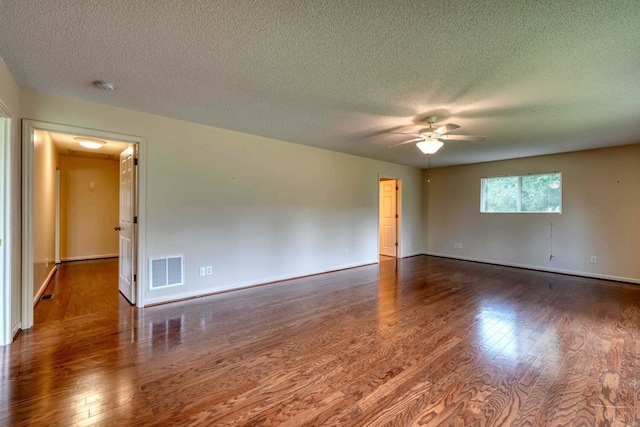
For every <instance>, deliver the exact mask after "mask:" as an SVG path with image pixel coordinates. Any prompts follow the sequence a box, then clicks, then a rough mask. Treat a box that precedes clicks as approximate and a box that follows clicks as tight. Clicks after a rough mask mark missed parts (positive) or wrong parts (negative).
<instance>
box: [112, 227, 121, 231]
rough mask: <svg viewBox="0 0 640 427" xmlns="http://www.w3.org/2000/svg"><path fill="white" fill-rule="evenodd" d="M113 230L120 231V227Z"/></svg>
mask: <svg viewBox="0 0 640 427" xmlns="http://www.w3.org/2000/svg"><path fill="white" fill-rule="evenodd" d="M113 229H114V230H116V231H120V230H122V227H113Z"/></svg>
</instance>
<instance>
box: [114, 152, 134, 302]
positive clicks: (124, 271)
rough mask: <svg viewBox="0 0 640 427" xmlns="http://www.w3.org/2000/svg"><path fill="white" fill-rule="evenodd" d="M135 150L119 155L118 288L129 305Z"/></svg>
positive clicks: (132, 278) (132, 298) (132, 251)
mask: <svg viewBox="0 0 640 427" xmlns="http://www.w3.org/2000/svg"><path fill="white" fill-rule="evenodd" d="M134 159H135V150H134V146H133V145H130V146H129V147H128V148H127V149H126V150H124V151H123V152H122V153H120V223H119V225H118V227H116V229H117V230H119V236H120V245H119V252H120V258H119V262H118V264H119V265H118V288H119V289H120V292H121V293H122V295H124V297H125V298H126V299H127V300H129V302H130V303H131V304H135V303H136V292H135V286H136V283H135V278H134V274H135V269H134V266H135V253H136V252H135V232H136V230H135V221H134V216H135V173H136V171H135V164H134Z"/></svg>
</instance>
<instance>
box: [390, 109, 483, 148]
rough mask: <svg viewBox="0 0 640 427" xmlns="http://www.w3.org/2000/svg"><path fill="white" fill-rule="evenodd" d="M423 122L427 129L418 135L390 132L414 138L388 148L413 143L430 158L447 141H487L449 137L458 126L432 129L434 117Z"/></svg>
mask: <svg viewBox="0 0 640 427" xmlns="http://www.w3.org/2000/svg"><path fill="white" fill-rule="evenodd" d="M425 121H426V122H427V123H429V127H428V128H425V129H420V130H419V131H418V133H405V132H390V133H401V134H406V135H413V136H414V138H413V139H410V140H409V141H404V142H400V143H398V144H394V145H391V146H390V148H393V147H397V146H399V145H404V144H409V143H412V142H415V143H416V147H418V149H419V150H420V151H422V152H423V153H424V154H426V155H427V156H430V155H432V154H435V153H436V152H437V151H438V150H439V149H441V148H442V146H443V145H444V141H447V140H459V141H484V140H486V139H487V137H485V136H471V135H450V134H448V133H449V132H451V131H452V130H456V129H458V128H460V126H458V125H456V124H453V123H448V124H446V125H443V126H440V127H439V128H434V127H433V124H434V123H435V122H436V116H429V117H427V118H426V119H425Z"/></svg>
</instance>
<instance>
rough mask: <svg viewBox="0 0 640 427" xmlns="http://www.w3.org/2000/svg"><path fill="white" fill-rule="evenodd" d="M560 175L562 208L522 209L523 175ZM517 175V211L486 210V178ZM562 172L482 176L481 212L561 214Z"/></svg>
mask: <svg viewBox="0 0 640 427" xmlns="http://www.w3.org/2000/svg"><path fill="white" fill-rule="evenodd" d="M555 174H557V175H559V177H560V188H559V190H560V209H559V210H558V211H523V210H521V209H522V178H523V177H528V176H541V175H555ZM513 177H516V178H518V199H517V207H516V209H517V210H515V211H499V212H496V211H485V210H484V207H485V198H486V194H485V185H484V183H485V180H487V179H492V178H513ZM562 187H563V185H562V172H558V171H556V172H544V173H529V174H524V175H496V176H483V177H482V178H480V213H487V214H539V213H544V214H561V213H562Z"/></svg>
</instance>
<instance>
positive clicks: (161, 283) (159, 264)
mask: <svg viewBox="0 0 640 427" xmlns="http://www.w3.org/2000/svg"><path fill="white" fill-rule="evenodd" d="M149 277H150V283H151V289H158V288H165V287H168V286H178V285H184V255H174V256H168V257H163V258H150V259H149Z"/></svg>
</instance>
